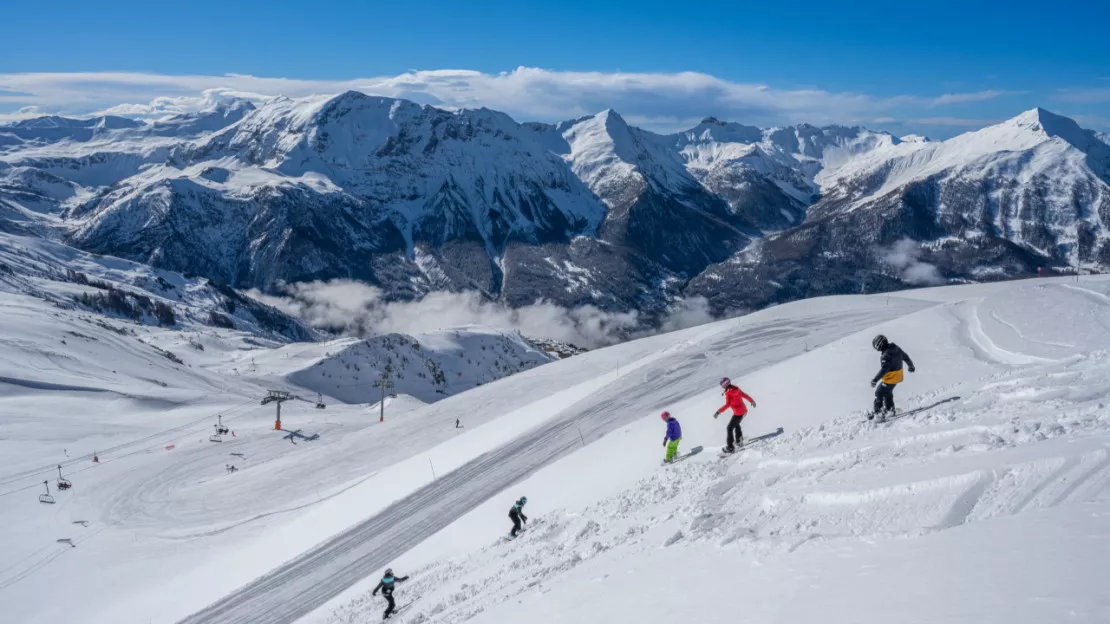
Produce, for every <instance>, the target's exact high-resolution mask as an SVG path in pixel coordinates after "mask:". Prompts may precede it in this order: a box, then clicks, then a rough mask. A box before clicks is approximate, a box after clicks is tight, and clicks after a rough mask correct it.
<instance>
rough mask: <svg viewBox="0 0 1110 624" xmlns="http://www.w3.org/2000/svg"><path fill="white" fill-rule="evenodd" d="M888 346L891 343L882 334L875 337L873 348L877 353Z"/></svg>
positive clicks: (872, 342) (872, 343) (872, 341)
mask: <svg viewBox="0 0 1110 624" xmlns="http://www.w3.org/2000/svg"><path fill="white" fill-rule="evenodd" d="M888 344H890V341H889V340H887V339H886V336H884V335H882V334H879V335H878V336H875V338H874V339H872V340H871V346H872V347H874V348H875V350H876V351H882V350H883V349H885V348H886V346H887V345H888Z"/></svg>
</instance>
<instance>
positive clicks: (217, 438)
mask: <svg viewBox="0 0 1110 624" xmlns="http://www.w3.org/2000/svg"><path fill="white" fill-rule="evenodd" d="M212 426H213V427H215V428H216V433H213V434H212V435H210V436H208V441H209V442H223V441H224V438H223V436H224V434H226V433H227V432H228V428H227V427H225V426H224V417H223V414H217V415H216V424H214V425H212Z"/></svg>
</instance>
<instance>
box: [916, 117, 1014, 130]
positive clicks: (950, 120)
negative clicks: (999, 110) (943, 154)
mask: <svg viewBox="0 0 1110 624" xmlns="http://www.w3.org/2000/svg"><path fill="white" fill-rule="evenodd" d="M999 121H1000V120H998V119H976V118H973V117H972V118H969V117H923V118H920V119H911V120H909V123H915V124H919V125H922V126H956V127H960V128H982V127H984V126H989V125H991V124H995V123H998V122H999Z"/></svg>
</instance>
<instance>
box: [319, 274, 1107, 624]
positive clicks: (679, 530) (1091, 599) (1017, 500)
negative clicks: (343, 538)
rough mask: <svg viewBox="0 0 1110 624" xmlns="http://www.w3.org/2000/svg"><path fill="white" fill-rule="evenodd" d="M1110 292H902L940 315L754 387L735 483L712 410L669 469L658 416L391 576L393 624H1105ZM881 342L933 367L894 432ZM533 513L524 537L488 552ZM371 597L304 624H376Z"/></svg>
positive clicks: (1038, 288)
mask: <svg viewBox="0 0 1110 624" xmlns="http://www.w3.org/2000/svg"><path fill="white" fill-rule="evenodd" d="M1108 290H1110V282H1107V281H1104V280H1100V281H1097V282H1084V283H1083V284H1080V285H1078V286H1076V285H1075V284H1074V283H1067V282H1066V281H1059V282H1048V281H1039V280H1038V281H1029V282H1021V283H1009V284H995V285H985V286H970V287H960V288H943V289H934V290H925V291H916V292H911V293H902V295H903V296H905V297H912V298H916V299H918V300H919V301H921V302H928V303H931V304H935V305H930V306H929V307H927V308H925V309H919V310H917V311H908V310H906V309H903V310H901V311H900V312H899V314H897V315H895V316H896V318H893V319H891V320H889V321H886V322H882V323H878V324H875V325H873V326H870V327H866V328H863V329H862V331H860V332H859V333H855V334H851V335H848V336H846V337H845V338H843V339H840V340H836V341H833V342H831V343H829V344H827V345H824V346H822V347H820V348H816V349H811V350H810V351H809V352H805V353H802V354H797V356H796V357H793V358H791V359H789V360H784V361H782V362H780V363H777V364H772V365H770V366H763V367H759V368H758V370H756V371H755V372H752V373H750V374H747V375H746V376H745V377H743V378H742V379H741V380H740V381H741V385H742V387H744V388H745V389H746V390H747V391H749V392H750V393H752V394H753V395H754V396H755V397H756V398H757V400H758V401H759V407H758V408H757V409H755V410H753V412H752V415H751V416H750V417H749V418H748V419H746V421H745V429H746V431H747V432H748V435H749V436H770V437H768V438H767V439H765V440H762V441H760V442H758V443H756V444H755V445H753V446H752V447H751V448H750V449H747V450H745V451H744V452H743V453H742V454H741V455H739V456H737V457H732V458H728V459H725V460H720V459H718V457H717V454H716V453H714V452H713V450H714V449H715V448H717V447H719V445H720V444H722V442H723V439H722V438H723V423H722V422H720V421H714V420H713V419H712V418H710V417H709V415H710V414H711V413H712V411H713V410H715V409H716V407H718V404H719V403H720V398H719V392H715V391H713V390H707V391H703V392H699V393H695V394H692V395H687V396H676V397H674V398H673V399H672V400H671V401H669V402H667V403H666V404H665V405H663V406H661V407H667V408H668V409H670V411H671V412H672V413H673V414H675V415H676V416H677V417H678V418H679V419H680V421H681V422H682V424H683V431H684V433H685V436H686V437H685V439H684V441H683V446H684V447H686V448H689V447H690V446H692V445H695V444H704V445H706V446H707V447H709V448H708V449H707V451H706V452H703V453H702V454H700V455H696V456H694V457H692V458H690V459H688V460H685V461H684V462H682V463H680V464H677V465H675V466H660V465H659V464H658V462H659V459H660V458H661V456H662V448H660V446H659V440H660V438H661V436H662V426H661V424H660V423H659V422H658V417H657V414H654V413H649V414H641V418H639V419H637V420H636V421H635V422H633V423H630V424H628V425H625V426H623V427H620V428H619V429H617V430H614V431H613V432H612V433H611V434H610V435H608V436H605V437H604V438H602V439H600V440H598V441H597V442H595V443H593V444H590V445H588V446H587V447H585V448H583V449H580V450H578V451H576V452H574V453H572V454H570V455H568V456H567V457H566V458H565V459H563V460H562V461H559V462H555V463H553V464H550V465H548V466H547V467H545V468H543V469H541V470H539V471H537V472H536V473H534V474H533V475H532V476H531V477H529V478H528V479H525V480H523V481H521V482H519V483H516V484H514V485H513V486H512V487H511V488H510V489H508V490H506V491H505V492H503V493H502V494H501V495H500V496H499V497H496V498H495V499H494V500H491V501H490V502H488V503H486V504H484V505H482V506H480V507H478V508H477V509H475V510H473V511H471V512H470V513H469V514H467V515H466V516H464V517H463V518H462V519H460V520H459V521H457V522H456V523H454V524H453V525H451V526H450V527H449V528H448V529H446V530H444V531H442V532H441V533H440V534H438V535H437V536H435V537H433V538H432V539H431V540H428V541H427V542H425V543H424V544H422V545H421V546H420V547H418V548H416V549H414V550H413V551H411V552H409V553H406V554H405V555H403V556H401V557H398V558H395V559H392V560H390V561H389V564H390V565H392V566H393V567H394V568H395V569H397V570H398V571H400V573H403V574H409V573H411V574H412V575H413V579H412V580H411V581H410V582H409V583H406V584H404V585H402V586H401V589H399V590H398V593H397V595H398V597H399V604H406V603H409V602H410V601H412V606H410V607H408V609H407V610H406V611H405V612H404V615H403V616H401V617H400V620H401V621H405V622H422V623H425V622H437V623H438V622H463V621H473V622H477V623H497V622H508V621H519V620H523V619H526V620H527V621H529V622H537V621H538V622H545V623H546V622H550V623H555V622H567V621H581V622H605V621H637V622H668V621H676V620H683V621H698V622H732V621H736V619H737V618H743V619H745V620H751V621H759V622H769V621H781V622H804V621H815V620H818V619H827V618H828V617H829V614H830V613H841V614H845V615H844V617H845V618H847V621H853V622H876V623H878V622H890V621H904V622H905V621H908V622H938V621H986V622H1030V623H1032V622H1046V621H1076V622H1105V621H1107V618H1108V617H1110V596H1108V595H1107V592H1106V591H1105V583H1104V578H1103V575H1102V574H1101V572H1100V570H1102V569H1103V568H1104V566H1105V561H1106V560H1107V556H1108V555H1110V539H1108V538H1110V412H1108V410H1107V409H1106V404H1107V393H1108V390H1107V389H1108V388H1110V385H1108V383H1107V382H1108V381H1110V364H1107V362H1106V354H1107V351H1106V349H1108V348H1110V315H1108V314H1107V313H1108V312H1110V309H1108V308H1107V304H1108V303H1110V300H1108V299H1107V291H1108ZM892 301H893V300H892ZM907 312H908V313H907ZM877 331H882V332H886V333H887V334H888V335H889V336H891V337H892V338H893V339H895V340H896V341H899V342H900V344H902V346H904V347H905V348H906V349H907V351H909V352H910V353H911V354H912V355H913V357H914V358H915V362H917V364H918V372H917V373H916V374H913V375H910V376H909V379H908V381H907V383H906V384H905V385H904V386H902V387H900V388H899V390H898V393H897V396H898V399H899V402H900V404H901V405H902V406H903V407H904V408H905V411H904V412H903V414H902V415H901V416H899V417H898V418H896V419H893V420H891V421H890V422H888V423H885V424H879V425H876V424H872V423H868V422H866V421H865V419H864V418H863V417H862V410H860V409H859V408H860V406H861V405H864V404H866V403H867V401H868V399H869V395H870V392H869V389H868V388H867V384H866V382H867V380H868V379H869V378H870V376H871V375H872V374H873V373H874V370H875V366H874V365H875V361H876V359H877V358H876V357H875V354H874V352H873V351H871V350H870V345H869V341H870V337H871V336H872V335H873V333H874V332H877ZM734 378H735V375H734ZM706 381H707V382H709V383H707V384H705V385H706V386H711V383H712V380H711V379H710V380H706ZM704 388H705V386H703V389H704ZM780 426H781V427H783V428H784V429H785V431H786V432H785V433H784V434H782V435H778V436H774V435H773V432H774V431H775V429H777V428H778V427H780ZM522 494H526V495H528V497H529V499H530V502H529V506H531V507H534V508H533V509H530V510H529V513H530V514H531V516H532V518H533V522H532V524H533V526H532V527H531V528H530V530H529V531H528V532H526V533H525V534H524V536H523V537H521V538H519V539H518V540H516V541H513V542H504V541H501V540H498V539H497V538H496V537H495V536H491V537H487V538H486V539H485V541H484V543H481V544H479V545H478V546H477V547H475V542H480V541H482V540H481V539H476V538H474V537H472V536H473V535H475V534H482V535H488V534H489V533H493V532H494V530H495V529H503V530H507V528H508V526H509V523H508V519H507V518H505V517H504V516H505V513H506V512H507V509H508V506H509V504H510V503H511V501H512V500H513V499H514V498H515V497H517V496H520V495H522ZM491 527H492V528H491ZM371 580H376V579H371ZM368 589H369V586H368V585H367V584H363V586H362V587H359V588H356V589H354V590H352V591H349V592H347V593H346V594H345V595H344V596H343V597H341V598H340V599H337V600H335V601H333V602H332V603H331V604H330V605H329V606H328V607H327V608H325V609H321V610H319V611H318V612H317V613H315V614H314V615H313V616H312V617H310V618H309V619H307V620H305V621H311V622H327V623H329V624H339V623H344V624H353V623H366V622H376V621H378V620H379V619H380V611H381V609H382V608H383V607H384V603H383V602H382V601H381V599H377V600H375V599H373V598H371V597H370V596H369V593H368V591H367V590H368ZM876 590H878V591H876ZM848 614H850V615H848Z"/></svg>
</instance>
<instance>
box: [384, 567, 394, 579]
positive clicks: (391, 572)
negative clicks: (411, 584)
mask: <svg viewBox="0 0 1110 624" xmlns="http://www.w3.org/2000/svg"><path fill="white" fill-rule="evenodd" d="M385 575H386V576H387V577H389V576H393V568H386V569H385Z"/></svg>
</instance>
